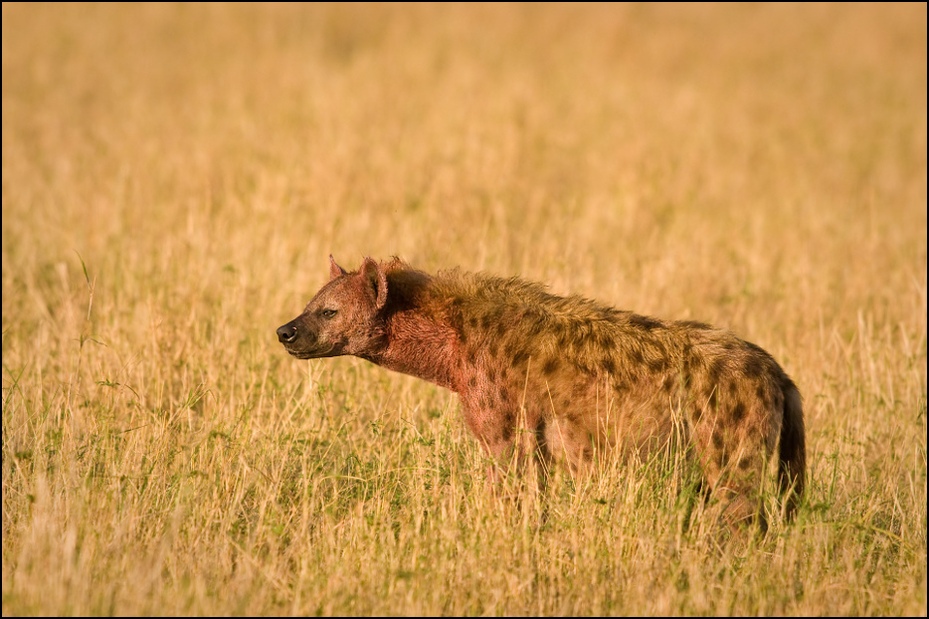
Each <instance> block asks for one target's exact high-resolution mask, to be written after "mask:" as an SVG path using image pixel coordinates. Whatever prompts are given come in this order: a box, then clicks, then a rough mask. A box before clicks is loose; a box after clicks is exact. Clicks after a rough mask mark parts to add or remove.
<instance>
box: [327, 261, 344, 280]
mask: <svg viewBox="0 0 929 619" xmlns="http://www.w3.org/2000/svg"><path fill="white" fill-rule="evenodd" d="M346 273H348V272H347V271H346V270H345V269H343V268H342V267H340V266H339V265H337V264H336V263H335V258H333V257H332V254H329V281H330V282H331V281H332V280H334V279H335V278H336V277H341V276H342V275H345V274H346Z"/></svg>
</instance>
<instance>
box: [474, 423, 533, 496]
mask: <svg viewBox="0 0 929 619" xmlns="http://www.w3.org/2000/svg"><path fill="white" fill-rule="evenodd" d="M526 417H527V416H526V414H525V411H516V412H513V413H504V414H500V413H499V411H493V412H486V413H485V415H482V416H480V417H479V418H481V419H485V420H489V421H490V423H484V424H482V426H481V427H480V428H479V430H481V432H480V434H478V432H475V433H476V434H478V437H479V439H480V442H481V443H482V444H483V446H484V448H485V449H486V450H487V453H488V455H489V456H490V458H491V463H490V464H489V465H488V467H487V481H488V485H489V488H490V489H491V492H492V493H493V494H494V495H495V496H513V495H514V494H517V493H518V492H517V490H518V488H519V487H520V486H523V485H525V487H526V488H527V489H530V490H532V489H535V490H542V489H543V488H544V487H545V481H546V477H547V475H548V469H549V467H550V465H551V463H550V458H549V457H548V456H547V454H546V453H545V449H544V446H543V445H542V443H541V442H540V438H541V436H542V428H539V427H536V426H538V423H535V424H533V423H530V422H529V420H527V418H526ZM472 418H473V417H472ZM472 429H474V428H472Z"/></svg>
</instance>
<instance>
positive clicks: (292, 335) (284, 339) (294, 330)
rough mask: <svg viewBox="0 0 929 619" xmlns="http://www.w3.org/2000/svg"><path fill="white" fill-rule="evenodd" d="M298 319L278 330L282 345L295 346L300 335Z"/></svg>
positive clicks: (278, 337)
mask: <svg viewBox="0 0 929 619" xmlns="http://www.w3.org/2000/svg"><path fill="white" fill-rule="evenodd" d="M298 326H299V325H298V324H297V319H294V320H291V321H290V322H288V323H287V324H286V325H284V326H282V327H278V328H277V339H278V341H279V342H280V343H281V344H293V343H294V342H296V341H297V336H298V335H299V334H300V331H299V329H298Z"/></svg>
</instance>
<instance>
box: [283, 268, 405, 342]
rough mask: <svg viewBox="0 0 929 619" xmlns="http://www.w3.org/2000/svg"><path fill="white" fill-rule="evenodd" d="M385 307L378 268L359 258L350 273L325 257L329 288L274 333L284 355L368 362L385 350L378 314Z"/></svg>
mask: <svg viewBox="0 0 929 619" xmlns="http://www.w3.org/2000/svg"><path fill="white" fill-rule="evenodd" d="M386 302H387V275H386V273H385V272H384V267H383V265H381V264H378V263H377V262H376V261H374V260H372V259H371V258H365V260H364V263H363V264H362V265H361V268H360V269H358V270H357V271H353V272H351V273H349V272H347V271H346V270H345V269H343V268H342V267H340V266H339V265H338V264H336V262H335V260H334V259H333V258H332V256H329V283H328V284H326V285H325V286H323V287H322V289H321V290H320V291H319V292H317V293H316V296H315V297H313V300H312V301H310V302H309V303H308V304H307V306H306V309H304V310H303V313H302V314H300V315H299V316H297V317H296V318H294V319H293V320H291V321H290V322H288V323H287V324H286V325H284V326H282V327H280V328H279V329H278V330H277V339H278V340H280V342H281V343H282V344H283V345H284V348H285V349H287V352H289V353H290V354H292V355H293V356H295V357H297V358H300V359H315V358H318V357H335V356H337V355H356V356H359V357H369V356H372V355H374V354H376V353H377V352H379V351H381V350H382V349H383V348H384V346H385V345H386V343H387V342H386V338H387V336H386V333H385V331H384V318H383V316H382V315H381V310H382V309H384V304H385V303H386Z"/></svg>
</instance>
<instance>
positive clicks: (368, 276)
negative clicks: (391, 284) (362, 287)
mask: <svg viewBox="0 0 929 619" xmlns="http://www.w3.org/2000/svg"><path fill="white" fill-rule="evenodd" d="M361 277H362V278H363V279H364V281H365V283H366V285H368V286H370V289H371V293H372V296H373V297H374V306H375V308H376V309H378V310H380V309H381V308H382V307H384V304H385V303H387V273H386V272H385V271H384V265H382V264H381V263H379V262H377V261H376V260H373V259H371V258H367V257H366V258H365V261H364V263H363V264H362V265H361Z"/></svg>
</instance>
